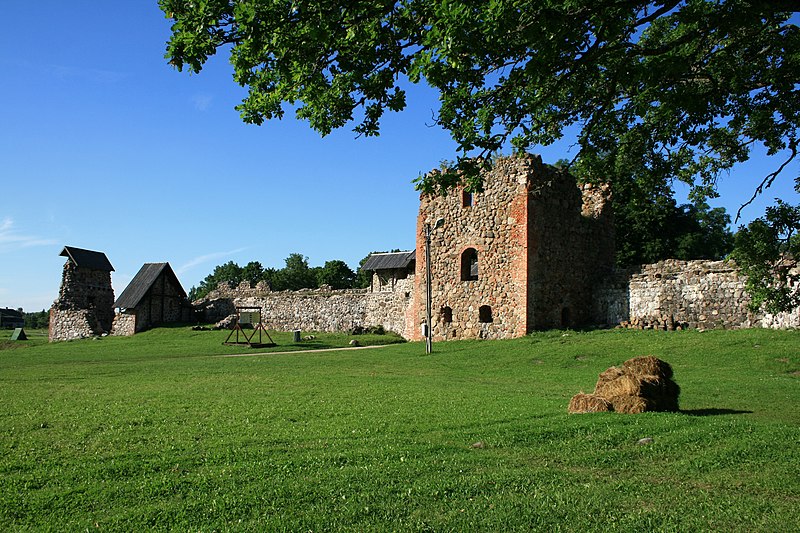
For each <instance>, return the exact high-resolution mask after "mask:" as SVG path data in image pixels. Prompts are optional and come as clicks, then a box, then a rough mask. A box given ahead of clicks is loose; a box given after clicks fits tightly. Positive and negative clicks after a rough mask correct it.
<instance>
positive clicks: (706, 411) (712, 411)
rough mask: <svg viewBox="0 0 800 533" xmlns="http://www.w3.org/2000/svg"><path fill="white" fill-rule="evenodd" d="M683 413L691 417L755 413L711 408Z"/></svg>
mask: <svg viewBox="0 0 800 533" xmlns="http://www.w3.org/2000/svg"><path fill="white" fill-rule="evenodd" d="M680 412H681V413H683V414H685V415H689V416H720V415H746V414H751V413H752V412H753V411H742V410H739V409H718V408H715V407H710V408H707V409H681V411H680Z"/></svg>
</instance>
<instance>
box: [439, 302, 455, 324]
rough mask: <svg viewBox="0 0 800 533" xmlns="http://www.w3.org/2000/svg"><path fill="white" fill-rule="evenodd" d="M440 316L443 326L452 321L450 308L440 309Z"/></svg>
mask: <svg viewBox="0 0 800 533" xmlns="http://www.w3.org/2000/svg"><path fill="white" fill-rule="evenodd" d="M440 314H441V315H442V322H444V323H445V324H450V323H451V322H452V321H453V310H452V309H451V308H450V307H448V306H444V307H442V310H441V311H440Z"/></svg>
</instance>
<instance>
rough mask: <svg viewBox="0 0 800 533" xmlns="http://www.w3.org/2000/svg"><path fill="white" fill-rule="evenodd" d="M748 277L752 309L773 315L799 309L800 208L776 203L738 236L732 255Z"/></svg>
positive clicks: (747, 285) (740, 231)
mask: <svg viewBox="0 0 800 533" xmlns="http://www.w3.org/2000/svg"><path fill="white" fill-rule="evenodd" d="M733 258H734V259H735V260H736V262H737V264H738V265H739V267H740V268H741V269H742V271H743V272H744V273H745V274H746V275H747V282H746V283H747V284H746V287H747V291H748V292H749V293H750V295H751V297H752V300H751V302H750V307H751V308H752V309H754V310H755V309H758V308H759V307H761V306H762V305H764V307H765V308H766V309H767V311H769V312H771V313H778V312H780V311H784V310H786V309H792V308H795V307H797V306H800V272H799V271H798V261H799V260H800V206H791V205H789V204H786V203H785V202H782V201H781V200H778V201H777V205H775V206H773V207H768V208H767V213H766V215H764V216H763V217H761V218H758V219H756V220H754V221H753V222H751V223H750V224H748V226H747V227H746V228H742V229H741V230H739V232H738V233H737V234H736V250H735V251H734V253H733Z"/></svg>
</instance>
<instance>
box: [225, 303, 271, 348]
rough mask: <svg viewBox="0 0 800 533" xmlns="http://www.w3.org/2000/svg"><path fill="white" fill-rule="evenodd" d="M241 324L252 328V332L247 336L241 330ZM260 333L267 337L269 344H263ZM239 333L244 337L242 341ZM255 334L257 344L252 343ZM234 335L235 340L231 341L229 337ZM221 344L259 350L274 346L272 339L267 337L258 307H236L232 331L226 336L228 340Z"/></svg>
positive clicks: (267, 333) (245, 332)
mask: <svg viewBox="0 0 800 533" xmlns="http://www.w3.org/2000/svg"><path fill="white" fill-rule="evenodd" d="M242 324H244V325H252V326H253V331H252V333H250V335H248V334H247V331H245V330H244V329H243V328H242ZM262 332H263V334H264V335H266V336H267V338H268V339H269V342H267V343H265V342H263V338H262ZM240 333H241V335H242V337H244V340H239V334H240ZM256 333H258V342H253V339H254V338H255V336H256ZM234 334H235V335H236V340H234V341H232V340H231V337H233V336H234ZM222 344H226V345H228V346H238V345H242V344H246V345H248V346H249V347H250V348H261V347H265V346H275V341H273V340H272V337H270V336H269V332H268V331H267V328H266V326H264V322H263V321H262V320H261V308H260V307H237V308H236V322H235V323H234V325H233V329H232V330H231V332H230V333H229V334H228V338H227V339H225V342H223V343H222Z"/></svg>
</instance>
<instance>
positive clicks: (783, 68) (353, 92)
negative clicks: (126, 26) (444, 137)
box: [159, 0, 800, 246]
mask: <svg viewBox="0 0 800 533" xmlns="http://www.w3.org/2000/svg"><path fill="white" fill-rule="evenodd" d="M159 4H160V6H161V9H162V10H163V11H164V12H165V14H166V15H167V17H168V18H170V19H172V23H173V24H172V35H171V38H170V40H169V42H168V44H167V53H166V57H167V58H168V60H169V62H170V63H171V64H172V65H174V66H175V67H176V68H178V69H179V70H182V69H184V68H187V69H189V70H190V71H192V72H199V71H200V70H202V68H203V65H204V64H205V62H206V61H207V60H208V58H209V57H210V56H212V55H214V54H215V53H216V52H217V51H218V50H219V49H226V50H230V54H231V55H230V61H231V64H232V66H233V72H234V74H233V77H234V80H235V81H236V82H238V83H239V84H240V85H242V86H243V87H245V88H246V89H247V91H248V92H247V96H246V97H245V98H244V100H243V101H242V103H241V104H240V105H239V106H238V107H237V109H238V110H239V112H240V113H241V117H242V119H243V120H244V121H245V122H249V123H253V124H261V123H262V122H263V121H265V120H269V119H273V118H281V117H283V116H284V113H285V111H286V109H287V108H289V107H290V106H293V107H294V108H295V113H296V115H297V117H298V118H300V119H304V120H307V121H308V123H309V124H310V126H311V127H312V128H313V129H315V130H317V131H318V132H320V133H322V134H323V135H324V134H327V133H329V132H331V131H332V130H334V129H336V128H340V127H343V126H345V125H347V124H349V123H352V124H354V126H353V129H354V131H355V132H356V133H357V134H359V135H365V136H370V135H378V134H379V132H380V121H381V118H382V117H383V114H384V113H385V112H386V111H387V110H389V111H401V110H403V109H404V108H405V107H406V93H405V91H404V89H403V87H405V86H406V84H407V82H409V81H410V82H412V83H419V82H423V81H424V82H425V83H427V84H428V85H430V86H431V87H433V88H434V89H435V90H436V91H437V92H438V94H439V100H440V107H439V110H438V113H437V115H436V117H435V120H436V123H437V124H438V125H439V126H440V127H442V128H444V129H445V130H447V131H449V132H450V134H451V136H452V138H453V139H454V140H455V141H456V143H457V145H458V147H459V148H458V150H459V153H458V155H457V159H456V161H455V163H454V164H453V165H451V166H449V167H448V168H447V169H446V170H445V171H444V172H435V173H430V174H427V175H425V176H421V177H420V178H419V179H418V183H417V186H418V188H419V189H420V190H422V191H423V192H427V193H432V192H443V191H446V190H448V189H449V188H451V187H453V186H455V185H457V184H464V185H466V186H467V188H468V190H480V189H481V172H480V171H481V170H482V169H484V168H487V167H489V166H490V165H491V157H490V156H491V155H492V154H493V153H496V152H498V151H500V150H501V149H504V148H506V147H507V146H508V145H509V144H510V145H511V146H512V147H513V148H514V150H516V151H526V150H528V149H530V148H532V147H535V146H537V145H545V146H546V145H550V144H552V143H554V142H556V141H557V140H559V139H561V138H562V137H564V136H565V135H569V136H570V137H571V136H573V135H575V137H576V140H575V150H574V152H573V154H574V157H573V159H572V160H571V161H570V162H569V166H570V167H571V168H570V170H571V171H572V172H573V173H575V174H576V175H578V176H579V177H580V178H582V179H588V180H603V181H609V182H611V183H612V185H614V184H616V186H615V189H616V190H622V189H624V188H625V187H632V189H631V191H629V193H630V195H631V197H632V198H634V197H635V196H636V195H637V194H641V195H644V196H651V197H652V196H653V195H656V196H659V197H660V198H661V199H662V202H661V203H662V204H663V205H662V206H661V207H663V209H662V210H661V211H662V212H661V213H660V214H659V212H658V209H656V210H655V211H653V212H651V213H650V214H652V215H654V216H662V215H664V214H665V213H667V212H669V211H670V210H671V209H672V210H673V211H674V209H673V208H674V206H670V205H667V204H669V199H671V198H672V188H671V187H670V185H671V183H672V181H673V180H676V179H677V180H681V181H683V182H685V183H687V184H689V185H690V186H691V188H692V193H693V194H692V200H693V202H694V203H695V205H700V204H699V203H698V202H702V200H703V199H705V198H706V197H713V196H716V183H717V179H718V177H719V176H720V174H721V173H722V172H724V171H727V170H730V169H731V168H733V167H734V166H735V165H736V164H737V163H741V162H743V161H746V160H748V159H749V157H750V153H751V150H752V149H753V148H754V147H757V146H759V147H763V148H764V149H765V150H766V152H767V154H768V155H769V156H773V158H774V164H773V166H772V169H771V172H769V173H768V174H767V175H765V176H759V178H760V179H761V182H760V183H759V184H757V185H755V186H754V196H755V194H758V193H760V192H762V191H763V190H764V189H765V188H767V187H769V186H770V185H771V184H772V183H773V181H774V180H775V179H776V178H777V176H778V175H779V174H780V173H781V172H783V171H784V170H785V169H786V168H787V166H788V165H789V164H790V163H791V162H792V161H794V160H795V158H796V157H797V152H798V131H800V83H799V80H800V28H798V26H797V25H796V24H795V23H793V22H792V20H790V19H791V17H792V16H793V15H794V14H795V13H797V12H798V10H800V8H798V3H797V1H796V0H656V1H643V0H402V1H397V0H329V1H326V2H317V1H310V0H248V1H243V0H159ZM795 182H796V188H797V189H798V190H800V176H795ZM667 195H668V196H667ZM616 205H618V206H619V205H621V202H619V201H618V202H616ZM707 214H708V215H709V216H717V218H719V217H718V215H719V213H717V214H716V215H715V214H714V212H713V210H712V211H711V212H708V213H707ZM751 234H752V233H751ZM687 246H689V244H687Z"/></svg>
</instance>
